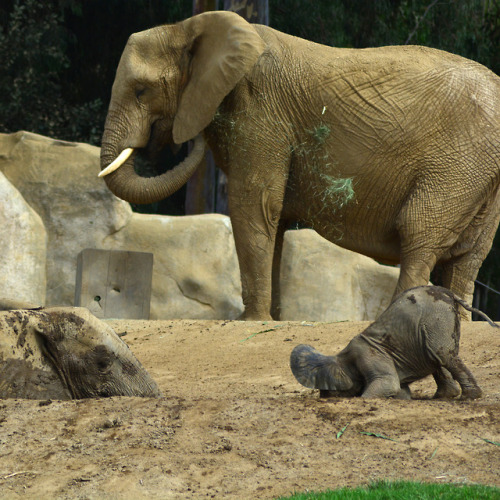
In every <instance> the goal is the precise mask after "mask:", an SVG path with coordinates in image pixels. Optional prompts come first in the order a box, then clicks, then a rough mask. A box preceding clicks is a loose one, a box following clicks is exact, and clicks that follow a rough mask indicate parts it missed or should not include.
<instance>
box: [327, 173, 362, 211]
mask: <svg viewBox="0 0 500 500" xmlns="http://www.w3.org/2000/svg"><path fill="white" fill-rule="evenodd" d="M320 177H321V179H324V180H325V181H327V183H328V187H327V188H326V189H325V191H324V192H323V201H328V202H331V203H333V204H335V205H337V206H338V207H339V208H342V207H343V206H344V205H345V204H346V203H348V202H349V201H351V200H352V199H353V198H354V188H353V187H352V178H350V177H348V178H346V179H336V178H335V177H333V176H331V175H327V174H321V175H320Z"/></svg>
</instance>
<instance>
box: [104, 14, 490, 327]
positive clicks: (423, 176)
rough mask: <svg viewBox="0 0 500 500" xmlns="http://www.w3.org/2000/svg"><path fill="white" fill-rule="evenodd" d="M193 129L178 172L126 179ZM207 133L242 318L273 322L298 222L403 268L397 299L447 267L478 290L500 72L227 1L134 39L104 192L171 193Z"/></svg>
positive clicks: (119, 93) (463, 286) (450, 278)
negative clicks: (236, 7)
mask: <svg viewBox="0 0 500 500" xmlns="http://www.w3.org/2000/svg"><path fill="white" fill-rule="evenodd" d="M191 139H194V147H193V148H192V152H191V154H190V155H189V156H188V157H187V158H186V159H185V160H184V161H183V162H182V163H180V164H179V165H177V166H176V167H175V168H174V169H172V170H168V171H167V172H165V173H164V174H161V175H159V176H157V177H150V178H143V177H140V176H139V175H137V174H136V173H135V170H134V162H135V160H136V158H137V157H140V156H141V155H142V154H144V153H146V154H148V153H151V154H152V155H157V152H158V151H161V149H162V148H163V147H165V146H166V145H173V144H181V143H184V142H186V141H188V140H191ZM205 142H206V143H207V144H208V146H209V147H210V149H211V150H212V152H213V154H214V157H215V160H216V163H217V165H218V166H219V167H220V168H221V169H222V170H223V171H224V172H225V173H226V175H227V177H228V203H229V213H230V217H231V223H232V228H233V232H234V238H235V243H236V250H237V254H238V260H239V265H240V272H241V281H242V288H243V302H244V305H245V316H244V317H245V318H246V319H260V320H264V319H270V318H271V312H272V315H273V317H275V319H278V317H279V271H280V259H281V251H282V245H283V235H284V232H285V230H286V229H287V228H288V227H289V226H290V224H294V223H300V224H301V225H304V226H307V227H310V228H312V229H315V230H316V231H317V232H318V233H319V234H320V235H321V236H323V237H324V238H326V239H328V240H330V241H332V242H334V243H336V244H337V245H340V246H341V247H344V248H347V249H349V250H353V251H355V252H359V253H362V254H365V255H367V256H369V257H373V258H375V259H377V260H379V261H381V262H385V263H390V264H398V263H399V264H401V270H400V277H399V281H398V284H397V288H396V293H400V292H402V291H404V290H406V289H408V288H411V287H415V286H421V285H425V284H427V283H428V282H429V276H430V273H431V271H432V270H433V268H434V267H435V266H436V265H440V266H441V269H442V273H441V274H442V283H441V284H442V285H443V286H445V287H447V288H449V289H451V290H452V291H453V292H455V294H457V295H458V296H459V297H461V298H462V299H465V300H466V301H468V302H470V301H471V300H472V293H473V288H474V279H475V278H476V275H477V272H478V270H479V268H480V266H481V264H482V262H483V260H484V259H485V257H486V255H487V254H488V252H489V250H490V247H491V244H492V241H493V237H494V235H495V231H496V228H497V226H498V222H499V218H500V192H499V186H500V78H499V77H498V76H496V75H495V74H494V73H493V72H491V71H490V70H488V69H487V68H485V67H484V66H481V65H480V64H477V63H475V62H473V61H470V60H467V59H464V58H462V57H459V56H457V55H454V54H449V53H446V52H443V51H439V50H435V49H431V48H427V47H416V46H402V47H397V46H390V47H380V48H368V49H342V48H335V47H327V46H324V45H319V44H316V43H312V42H309V41H307V40H303V39H300V38H297V37H293V36H289V35H287V34H284V33H280V32H279V31H276V30H274V29H272V28H269V27H267V26H260V25H253V24H249V23H248V22H246V21H245V20H244V19H242V18H241V17H240V16H238V15H237V14H234V13H232V12H223V11H217V12H207V13H204V14H201V15H198V16H194V17H191V18H189V19H186V20H185V21H182V22H180V23H177V24H175V25H167V26H159V27H156V28H153V29H150V30H147V31H143V32H141V33H136V34H134V35H132V36H131V37H130V38H129V41H128V43H127V45H126V47H125V50H124V51H123V54H122V57H121V60H120V63H119V65H118V69H117V72H116V78H115V81H114V84H113V89H112V94H111V101H110V104H109V111H108V115H107V119H106V125H105V130H104V135H103V139H102V149H101V169H102V170H103V171H102V172H101V174H100V175H105V180H106V183H107V185H108V187H109V188H110V189H111V191H113V193H115V194H116V195H117V196H119V197H121V198H123V199H125V200H127V201H130V202H133V203H152V202H154V201H158V200H161V199H163V198H165V197H167V196H170V195H171V194H172V193H174V192H175V191H176V190H177V189H179V188H180V187H181V186H182V185H183V184H185V183H186V182H187V180H188V179H189V177H190V176H191V175H192V174H193V172H194V171H195V170H196V168H197V166H198V164H199V163H200V161H201V159H202V158H203V155H204V150H205ZM131 155H132V156H131Z"/></svg>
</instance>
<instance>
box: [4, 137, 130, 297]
mask: <svg viewBox="0 0 500 500" xmlns="http://www.w3.org/2000/svg"><path fill="white" fill-rule="evenodd" d="M0 151H1V154H0V171H2V172H3V173H4V174H5V176H6V177H7V179H8V180H9V181H10V182H11V183H12V184H13V185H14V186H15V187H16V188H17V189H18V190H19V191H20V192H21V194H22V195H23V197H24V199H25V200H26V201H27V202H28V203H29V205H30V206H31V207H32V208H33V209H34V210H35V211H36V212H37V213H38V215H39V216H40V217H41V218H42V220H43V223H44V225H45V228H46V230H47V234H48V246H47V295H46V304H47V305H73V301H74V296H75V276H76V259H77V255H78V254H79V253H80V251H81V250H83V249H84V248H101V247H102V241H103V240H104V238H105V237H106V236H108V235H110V234H112V233H114V232H116V231H118V230H119V229H121V228H122V227H124V226H125V225H126V224H127V222H128V221H129V219H130V218H131V217H132V210H131V209H130V205H129V204H128V203H126V202H124V201H122V200H119V199H118V198H116V197H115V196H114V195H113V194H112V193H111V192H110V191H109V189H108V188H107V187H106V184H105V183H104V181H102V180H101V179H98V178H97V174H98V173H99V171H100V167H99V152H100V150H99V148H97V147H95V146H90V145H88V144H79V143H73V142H64V141H57V140H53V139H50V138H48V137H43V136H41V135H37V134H32V133H29V132H17V133H15V134H0ZM13 298H16V297H13Z"/></svg>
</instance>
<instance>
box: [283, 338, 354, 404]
mask: <svg viewBox="0 0 500 500" xmlns="http://www.w3.org/2000/svg"><path fill="white" fill-rule="evenodd" d="M290 368H291V369H292V373H293V375H294V377H295V378H296V379H297V381H298V382H299V383H300V384H302V385H303V386H304V387H308V388H309V389H320V391H321V392H322V395H328V396H336V395H338V396H343V397H346V396H356V395H359V392H360V390H361V385H360V384H359V383H358V381H356V380H353V378H352V377H351V375H350V373H349V370H348V367H347V366H344V364H343V363H342V362H341V361H340V360H339V359H338V358H337V356H325V355H323V354H321V353H320V352H318V351H317V350H316V349H314V348H313V347H311V346H310V345H305V344H300V345H298V346H296V347H295V348H294V349H293V351H292V353H291V355H290ZM325 393H327V394H325Z"/></svg>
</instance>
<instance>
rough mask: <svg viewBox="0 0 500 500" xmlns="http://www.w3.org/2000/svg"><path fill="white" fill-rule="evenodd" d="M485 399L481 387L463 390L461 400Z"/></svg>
mask: <svg viewBox="0 0 500 500" xmlns="http://www.w3.org/2000/svg"><path fill="white" fill-rule="evenodd" d="M481 397H483V391H482V390H481V389H480V388H479V387H477V386H476V387H471V388H467V389H463V390H462V395H461V396H460V399H461V400H467V399H479V398H481Z"/></svg>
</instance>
